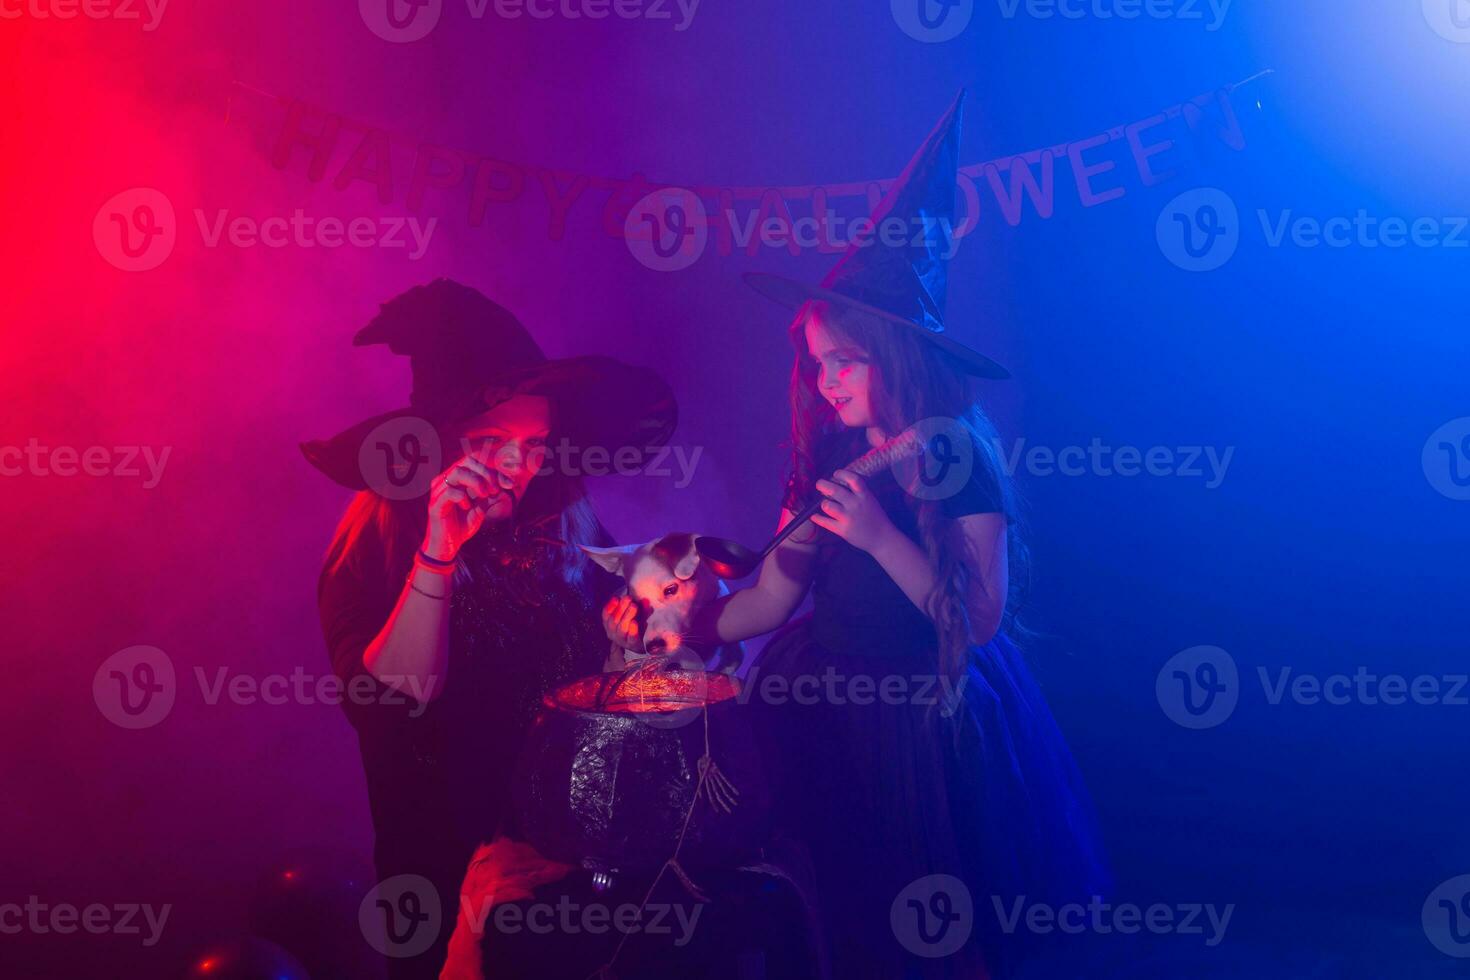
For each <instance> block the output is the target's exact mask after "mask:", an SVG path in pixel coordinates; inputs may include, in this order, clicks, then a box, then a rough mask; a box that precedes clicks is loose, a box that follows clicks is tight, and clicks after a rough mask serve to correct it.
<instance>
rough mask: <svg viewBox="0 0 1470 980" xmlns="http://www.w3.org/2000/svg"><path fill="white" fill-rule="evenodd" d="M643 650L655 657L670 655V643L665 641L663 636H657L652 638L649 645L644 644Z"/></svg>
mask: <svg viewBox="0 0 1470 980" xmlns="http://www.w3.org/2000/svg"><path fill="white" fill-rule="evenodd" d="M643 649H644V650H646V651H647V652H648V653H651V654H653V655H654V656H658V655H659V654H663V653H668V651H669V641H668V640H665V639H664V638H663V637H661V636H655V637H652V638H651V639H650V640H649V641H648V642H647V643H645V644H643Z"/></svg>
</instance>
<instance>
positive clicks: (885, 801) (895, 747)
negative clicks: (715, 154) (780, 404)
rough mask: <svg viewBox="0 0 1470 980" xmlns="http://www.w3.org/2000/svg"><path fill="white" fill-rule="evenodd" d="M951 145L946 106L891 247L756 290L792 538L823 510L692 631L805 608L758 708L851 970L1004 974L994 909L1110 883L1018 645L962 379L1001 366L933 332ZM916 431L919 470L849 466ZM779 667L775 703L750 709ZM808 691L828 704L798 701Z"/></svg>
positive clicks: (1003, 526)
mask: <svg viewBox="0 0 1470 980" xmlns="http://www.w3.org/2000/svg"><path fill="white" fill-rule="evenodd" d="M959 133H960V100H959V99H957V100H956V101H955V104H954V106H953V107H951V109H950V110H949V112H948V113H947V114H946V115H945V117H944V118H943V119H942V120H941V121H940V123H939V124H938V126H937V127H936V128H935V130H934V131H933V132H932V133H931V135H930V136H929V137H928V139H927V140H926V142H925V143H924V145H923V146H922V147H921V148H920V149H919V151H918V153H917V154H916V155H915V156H914V158H913V159H912V161H911V162H910V163H909V165H908V167H907V168H906V169H905V170H904V172H903V174H902V175H901V176H900V177H899V178H898V179H897V181H896V182H895V183H894V185H893V186H892V188H891V189H890V190H889V192H888V193H887V195H886V196H885V197H884V199H883V200H882V202H881V203H880V204H879V206H878V209H877V211H876V212H875V213H874V215H873V221H874V224H875V227H878V228H880V229H881V228H883V227H884V226H885V223H888V224H892V223H894V222H900V223H902V227H903V229H904V231H905V233H904V234H902V235H899V236H880V240H878V241H874V242H873V243H872V244H870V245H868V246H867V247H860V246H856V245H855V246H853V247H852V248H850V249H849V250H848V252H847V253H846V254H845V256H844V257H843V258H842V259H841V260H840V262H839V263H838V265H837V266H836V267H835V268H834V269H833V270H832V271H831V272H830V273H829V274H828V276H827V277H826V278H825V279H824V280H823V282H822V283H821V284H820V285H809V284H805V283H800V282H796V281H794V280H789V279H785V278H781V277H777V276H771V275H751V276H748V277H747V282H749V283H750V285H752V286H753V287H754V288H756V289H757V290H759V291H760V292H761V293H763V294H765V295H766V296H768V297H770V298H772V299H775V300H776V301H778V302H780V303H782V304H783V305H786V306H788V307H789V308H792V309H795V310H796V311H797V315H796V318H795V320H794V321H793V322H792V324H791V327H790V337H791V341H792V344H793V346H794V347H795V351H796V363H795V367H794V369H793V372H792V377H791V406H792V441H793V450H792V464H791V474H790V478H789V482H788V485H787V491H786V498H785V501H784V508H783V510H782V514H781V523H782V525H783V526H784V525H785V524H786V523H788V522H789V521H791V520H792V517H793V515H794V514H795V513H797V512H799V511H800V510H802V508H803V507H804V506H805V505H806V504H807V503H808V502H809V501H811V500H814V499H816V498H817V495H820V496H821V497H822V498H823V501H822V505H821V510H820V511H819V512H818V513H817V515H816V516H815V517H813V518H812V523H813V524H815V525H816V527H815V528H811V527H808V528H804V529H802V530H800V531H798V532H796V533H795V534H794V535H793V536H792V537H791V538H790V539H788V540H787V542H786V543H784V544H782V545H781V547H779V548H778V549H777V550H776V551H775V552H773V553H772V555H771V556H770V557H769V558H767V560H766V561H765V562H764V563H763V565H762V567H761V570H760V576H759V579H758V580H757V582H756V584H754V585H753V586H751V587H749V588H747V589H744V590H742V591H739V592H735V593H733V594H731V595H730V596H729V597H727V598H725V599H724V600H722V601H721V602H720V603H718V604H717V605H716V606H714V607H712V608H711V609H710V610H709V612H708V614H707V618H706V620H705V622H704V623H702V624H701V626H700V629H701V632H702V633H705V634H707V635H708V634H713V635H717V636H718V638H719V640H720V641H721V642H729V641H734V640H737V639H745V638H748V637H751V636H754V635H758V634H760V633H764V632H766V631H768V630H771V629H773V628H775V627H777V626H779V625H781V624H782V623H784V622H785V621H786V620H787V619H788V618H789V617H790V616H791V615H792V613H793V612H794V611H795V609H796V607H797V606H798V605H799V604H800V603H801V601H802V599H803V597H804V596H805V595H806V593H807V591H808V589H810V591H811V592H812V596H813V607H812V611H811V614H810V616H809V617H807V618H804V619H803V620H801V621H799V622H798V623H795V624H793V625H792V626H791V627H789V628H788V629H787V630H786V631H785V632H783V633H782V634H780V635H778V636H777V637H776V638H774V639H773V640H772V641H771V643H770V644H769V645H768V646H767V648H766V650H765V652H764V654H763V656H762V658H761V661H760V662H759V663H758V664H757V667H756V669H755V673H756V676H755V677H753V678H752V679H751V682H752V683H753V684H755V685H756V690H755V693H754V694H753V696H752V697H751V703H753V704H755V705H757V706H759V708H760V710H761V711H762V712H763V714H764V716H765V717H764V719H763V720H764V724H763V725H762V726H761V727H762V730H763V733H764V735H765V736H766V737H767V742H768V747H767V752H766V755H767V758H768V765H770V766H771V768H772V769H773V770H774V777H775V780H776V783H777V787H778V789H777V794H776V808H777V810H778V812H783V813H784V814H785V827H786V830H787V832H788V833H789V834H790V835H791V836H793V837H795V838H796V839H798V840H799V841H800V842H801V843H802V844H804V845H805V848H806V850H807V851H808V853H809V854H810V857H811V861H812V865H813V870H814V872H815V878H816V891H817V902H818V904H819V905H820V906H821V907H822V919H823V922H824V924H825V931H826V934H827V940H828V945H829V953H830V956H831V961H832V962H831V966H832V975H833V976H834V977H842V978H844V980H848V978H852V977H868V976H872V977H884V978H893V977H907V976H963V977H973V976H979V975H983V973H984V972H985V971H986V970H987V969H988V971H989V972H990V973H991V974H992V975H1004V974H1006V973H1009V972H1011V971H1013V970H1014V969H1015V968H1016V967H1017V965H1018V963H1019V962H1020V960H1021V959H1022V956H1023V953H1024V952H1025V951H1024V950H1022V949H1021V948H1020V945H1021V944H1019V943H1017V942H1016V939H1015V937H1014V936H1010V935H1007V934H1005V931H1004V930H1003V929H1002V928H1001V927H1000V922H999V921H998V919H997V916H996V914H995V913H996V909H997V908H1002V907H1003V908H1005V909H1006V910H1007V914H1009V911H1010V909H1011V908H1012V902H1013V901H1014V899H1015V898H1016V897H1017V896H1025V898H1026V899H1027V900H1029V901H1046V902H1057V901H1067V900H1072V899H1082V900H1084V901H1085V900H1086V898H1087V897H1088V896H1089V895H1091V894H1094V893H1101V892H1104V891H1106V889H1107V874H1106V871H1105V869H1104V866H1103V862H1102V859H1101V852H1100V849H1099V847H1098V844H1097V841H1096V835H1095V829H1094V826H1093V822H1092V819H1091V815H1090V809H1089V806H1088V804H1087V803H1086V801H1085V793H1084V789H1083V787H1082V784H1081V780H1080V777H1079V776H1078V773H1077V771H1076V767H1075V765H1074V763H1073V762H1072V759H1071V756H1070V753H1069V752H1068V750H1067V748H1066V746H1065V744H1064V742H1063V741H1062V738H1061V736H1060V734H1059V732H1058V730H1057V727H1056V724H1055V722H1054V721H1053V719H1052V717H1051V715H1050V713H1049V711H1048V710H1047V707H1046V704H1045V702H1044V700H1043V699H1042V697H1041V695H1040V693H1039V692H1038V690H1037V689H1036V686H1035V684H1034V682H1033V681H1032V679H1031V677H1030V675H1029V672H1028V671H1027V669H1026V667H1025V664H1024V663H1023V661H1022V659H1021V656H1020V654H1019V653H1018V651H1017V648H1016V646H1015V645H1014V643H1013V642H1012V641H1011V639H1010V638H1009V636H1008V632H1009V631H1010V627H1011V625H1012V620H1013V613H1014V608H1015V594H1014V593H1015V590H1013V589H1012V588H1010V582H1011V581H1014V580H1016V579H1017V578H1019V572H1020V570H1021V568H1020V566H1021V565H1022V564H1023V560H1024V549H1023V547H1022V543H1021V541H1020V540H1019V535H1018V530H1019V528H1018V521H1017V505H1016V499H1015V494H1014V492H1013V490H1012V487H1011V484H1010V482H1009V480H1008V479H1007V475H1006V473H1005V471H1004V469H1003V468H1002V466H1001V465H1000V460H999V459H998V456H997V448H996V444H995V433H994V429H993V427H992V426H991V424H990V422H989V421H988V419H987V418H986V416H985V415H984V413H983V412H982V411H981V409H980V407H979V405H978V402H977V400H976V396H975V393H974V391H973V388H972V382H973V380H974V379H976V378H1005V377H1007V376H1008V375H1007V372H1006V371H1005V370H1004V369H1003V368H1002V367H1000V365H998V364H996V363H995V362H994V361H992V360H991V359H989V358H988V357H985V356H984V355H982V354H979V353H977V352H976V351H974V350H971V349H970V348H969V347H967V346H965V345H963V344H961V343H959V342H958V341H956V340H954V339H953V338H952V337H951V336H949V335H948V334H947V333H945V332H944V315H943V310H944V301H945V292H946V288H945V287H946V260H947V258H948V256H949V254H950V253H951V251H952V248H951V245H952V241H951V238H950V230H951V228H952V227H953V219H954V199H955V191H956V167H957V158H958V153H959ZM900 239H901V240H902V242H903V244H901V245H895V246H890V245H888V244H886V243H887V242H888V241H897V240H900ZM915 426H917V429H916V430H915V431H917V432H918V433H919V434H920V436H921V438H922V439H923V440H925V441H926V442H927V443H928V452H926V454H925V456H924V457H923V458H922V459H921V460H919V461H918V463H917V464H916V465H912V466H896V467H894V468H892V469H891V470H883V471H881V472H880V473H879V474H878V475H877V476H874V477H871V478H870V479H868V480H864V479H862V478H861V477H859V476H857V475H856V474H854V473H852V472H850V471H848V470H846V469H843V468H842V467H843V465H844V464H845V463H847V462H849V461H851V460H853V459H855V458H856V457H858V456H860V455H861V454H862V453H864V452H865V451H867V450H869V449H870V448H872V447H876V446H879V445H882V444H884V443H885V442H887V441H888V440H889V439H890V438H892V437H895V436H898V435H899V434H900V433H903V432H905V431H906V430H909V429H910V427H915ZM772 677H781V678H783V679H784V681H785V683H786V685H789V686H783V687H782V688H781V690H789V691H790V692H791V696H790V697H780V698H778V697H771V698H769V699H768V698H765V697H764V696H763V695H762V693H761V691H762V690H772V688H769V687H767V686H766V685H768V684H769V683H770V680H771V678H772ZM802 679H815V680H814V681H813V680H808V681H807V682H806V685H807V686H806V688H805V689H806V690H818V689H825V690H826V691H827V692H832V691H836V692H837V693H836V695H835V696H834V695H831V694H830V693H829V695H828V696H825V697H817V698H815V699H813V698H797V697H796V696H795V693H796V692H797V691H798V690H801V689H802V688H800V687H799V686H798V685H799V684H800V683H801V682H802ZM817 682H820V685H821V686H819V684H818V683H817ZM864 691H866V692H867V693H866V695H864V693H863V692H864ZM875 692H884V693H883V696H881V697H880V696H876V695H875ZM813 701H815V702H816V703H811V702H813ZM956 878H957V879H959V881H960V882H961V883H962V884H956V883H955V881H954V879H956ZM967 902H968V909H970V910H972V914H971V913H967V911H966V903H967ZM997 903H998V904H997ZM982 960H983V962H982Z"/></svg>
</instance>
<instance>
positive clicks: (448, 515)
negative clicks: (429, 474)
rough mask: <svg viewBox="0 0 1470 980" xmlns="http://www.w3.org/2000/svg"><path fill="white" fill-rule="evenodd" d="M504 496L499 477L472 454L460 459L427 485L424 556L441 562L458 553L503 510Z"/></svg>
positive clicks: (450, 558) (504, 492)
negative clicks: (489, 518)
mask: <svg viewBox="0 0 1470 980" xmlns="http://www.w3.org/2000/svg"><path fill="white" fill-rule="evenodd" d="M503 496H506V491H505V489H504V487H503V486H502V485H501V480H500V474H499V473H497V472H496V471H495V470H494V469H492V468H491V467H490V466H487V465H486V464H485V462H484V461H483V460H481V459H480V458H478V457H477V456H474V455H469V454H467V455H464V456H461V457H460V458H459V459H458V460H457V461H456V462H455V463H454V465H453V466H451V467H449V469H447V470H445V471H444V472H443V473H440V474H439V475H438V476H437V477H435V478H434V482H433V483H432V484H430V486H429V526H428V528H427V529H426V530H425V531H424V544H423V547H424V553H425V554H427V555H429V556H430V557H432V558H439V559H442V560H444V561H450V560H452V559H453V558H454V557H455V556H456V555H458V554H459V549H460V548H462V547H464V543H465V542H466V541H468V540H469V539H470V538H472V537H474V536H475V534H476V533H477V532H478V531H479V530H480V528H481V526H483V525H484V523H485V518H486V516H487V515H488V514H489V513H490V512H491V511H492V510H496V509H504V507H503V505H501V502H500V498H501V497H503Z"/></svg>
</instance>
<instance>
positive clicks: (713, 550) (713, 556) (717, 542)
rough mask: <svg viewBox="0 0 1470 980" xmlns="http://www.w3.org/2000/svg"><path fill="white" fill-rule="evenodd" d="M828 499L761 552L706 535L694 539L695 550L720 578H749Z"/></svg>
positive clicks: (806, 510)
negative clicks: (767, 556)
mask: <svg viewBox="0 0 1470 980" xmlns="http://www.w3.org/2000/svg"><path fill="white" fill-rule="evenodd" d="M826 499H827V498H826V497H823V496H818V497H817V499H816V501H815V502H813V503H811V504H809V505H807V506H806V507H803V508H802V509H801V512H800V513H799V514H797V515H796V516H794V517H792V518H791V520H790V521H789V522H788V523H787V524H786V526H785V527H783V528H782V529H781V532H780V533H779V534H777V535H776V536H775V537H774V538H772V539H771V543H770V544H768V545H766V546H765V547H764V548H762V549H761V550H760V551H759V552H756V551H751V550H750V549H749V548H747V547H746V546H745V545H743V544H741V543H740V542H738V541H731V540H730V539H729V538H712V537H709V536H708V535H704V534H701V535H700V536H699V537H697V538H695V539H694V550H695V551H697V552H699V557H700V559H701V560H702V561H703V562H704V563H705V564H706V565H708V566H709V567H710V569H711V570H712V571H713V572H714V573H715V574H716V575H718V576H719V577H720V578H732V579H733V578H745V576H747V575H749V574H750V573H751V572H753V571H755V570H756V569H757V568H759V567H760V565H761V562H763V561H765V560H766V555H769V554H770V553H771V552H773V551H775V550H776V549H777V548H778V547H780V546H781V542H782V541H785V540H786V539H787V538H789V537H791V533H792V532H793V531H795V530H796V529H797V528H799V527H801V526H802V525H803V524H805V523H806V522H807V521H808V520H810V519H811V516H812V515H813V514H815V513H816V512H817V511H819V510H821V508H822V502H823V501H825V500H826Z"/></svg>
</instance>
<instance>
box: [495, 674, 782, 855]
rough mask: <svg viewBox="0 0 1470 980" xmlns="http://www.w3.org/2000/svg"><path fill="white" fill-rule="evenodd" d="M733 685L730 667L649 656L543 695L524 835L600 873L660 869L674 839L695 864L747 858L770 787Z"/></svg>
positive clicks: (525, 757) (523, 806)
mask: <svg viewBox="0 0 1470 980" xmlns="http://www.w3.org/2000/svg"><path fill="white" fill-rule="evenodd" d="M739 693H740V682H739V681H738V680H737V679H736V678H734V677H732V676H730V675H727V674H717V673H706V672H704V671H687V670H673V669H665V668H663V667H661V666H659V665H657V664H654V663H653V662H646V663H645V664H642V665H640V666H637V667H634V668H630V669H629V670H627V671H624V672H621V673H608V674H599V675H594V676H592V677H584V678H582V679H581V680H577V681H573V682H572V683H570V684H567V685H566V686H564V687H561V688H559V689H558V690H556V691H554V692H552V693H551V694H549V695H547V697H546V699H545V706H544V708H543V709H542V712H541V715H540V717H538V718H537V720H536V723H535V725H534V726H532V728H531V731H530V733H529V735H528V736H527V740H526V745H525V749H524V751H523V753H522V755H521V758H520V761H519V764H518V766H517V772H516V777H515V803H516V811H517V815H518V817H519V821H520V828H521V832H522V834H524V836H525V838H526V839H527V840H528V841H530V842H531V844H533V845H534V846H535V847H536V849H537V850H539V851H540V852H541V853H542V854H544V855H546V856H547V857H549V858H553V859H555V860H559V861H565V862H567V863H568V864H577V865H580V866H582V867H584V868H586V869H588V870H590V871H593V872H601V873H611V872H629V873H639V872H653V871H657V870H658V869H659V868H660V867H662V866H663V864H664V862H666V861H667V860H669V859H670V858H671V857H673V856H674V854H675V850H676V848H678V849H679V863H680V865H681V866H683V867H685V868H688V869H691V870H692V869H694V868H699V867H706V868H710V867H734V866H736V865H738V864H740V863H742V862H743V861H745V860H747V859H749V858H750V857H751V856H752V855H753V854H754V853H755V852H756V850H757V849H758V848H759V847H760V845H761V843H762V842H763V840H764V837H765V832H766V828H767V820H768V818H769V814H770V792H769V788H768V785H767V783H766V780H765V777H764V775H763V773H762V770H761V766H760V756H759V752H758V750H757V748H756V745H755V742H754V734H753V732H752V731H751V728H750V725H749V723H748V718H747V716H748V714H749V712H748V711H746V710H744V707H745V706H744V705H743V704H742V702H741V700H740V698H739ZM706 748H708V754H709V757H710V758H711V759H712V760H713V762H714V766H713V772H711V774H710V775H709V776H708V777H706V779H705V782H704V788H703V789H702V790H700V792H699V793H698V798H697V799H696V788H697V787H699V786H700V774H701V765H700V763H701V760H702V759H703V758H704V757H705V755H706ZM681 834H682V835H683V845H682V848H680V837H681Z"/></svg>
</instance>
